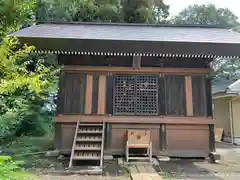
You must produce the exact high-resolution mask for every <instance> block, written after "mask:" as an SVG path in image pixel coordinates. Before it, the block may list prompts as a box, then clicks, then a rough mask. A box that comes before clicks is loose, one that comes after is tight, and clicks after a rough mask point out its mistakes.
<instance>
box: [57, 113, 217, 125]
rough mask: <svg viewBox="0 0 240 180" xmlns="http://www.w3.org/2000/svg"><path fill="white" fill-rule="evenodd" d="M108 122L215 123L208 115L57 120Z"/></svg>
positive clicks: (60, 118)
mask: <svg viewBox="0 0 240 180" xmlns="http://www.w3.org/2000/svg"><path fill="white" fill-rule="evenodd" d="M77 120H80V121H81V122H108V123H138V124H139V123H143V124H214V123H215V121H214V120H213V119H211V118H207V117H174V116H164V117H159V116H106V115H72V116H71V115H61V116H58V117H56V121H57V122H63V123H64V122H65V123H70V122H77Z"/></svg>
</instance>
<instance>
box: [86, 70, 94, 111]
mask: <svg viewBox="0 0 240 180" xmlns="http://www.w3.org/2000/svg"><path fill="white" fill-rule="evenodd" d="M86 78H87V81H86V90H85V91H86V98H85V114H91V112H92V92H93V76H92V74H87V77H86Z"/></svg>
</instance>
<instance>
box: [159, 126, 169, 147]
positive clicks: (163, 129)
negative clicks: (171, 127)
mask: <svg viewBox="0 0 240 180" xmlns="http://www.w3.org/2000/svg"><path fill="white" fill-rule="evenodd" d="M166 130H167V129H166V124H161V125H160V129H159V134H160V138H159V139H160V150H161V151H166V150H167V135H166V134H167V132H166Z"/></svg>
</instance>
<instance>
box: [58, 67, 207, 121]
mask: <svg viewBox="0 0 240 180" xmlns="http://www.w3.org/2000/svg"><path fill="white" fill-rule="evenodd" d="M115 76H116V75H111V74H109V75H107V76H106V75H100V74H97V73H93V74H81V73H77V72H75V73H73V72H62V73H61V77H60V89H59V100H58V111H57V112H58V114H63V115H78V114H114V113H113V99H114V97H113V96H114V77H115ZM102 77H105V78H106V84H104V82H105V81H102V80H103V78H102ZM188 77H190V78H191V94H189V91H187V89H186V88H188V87H187V86H186V76H184V75H159V76H158V115H159V116H161V115H163V116H164V115H166V116H202V117H203V116H211V107H210V105H208V104H209V102H210V101H209V98H211V96H210V95H209V94H210V92H209V85H208V84H209V83H210V82H209V79H207V78H206V77H205V75H197V76H196V75H194V76H188ZM100 81H101V82H100ZM105 86H106V87H105ZM104 87H105V90H102V89H104ZM100 90H102V91H106V95H105V97H103V96H102V95H101V94H102V93H101V92H99V91H100ZM99 93H100V94H99ZM187 96H191V97H190V101H191V102H188V101H187V99H188V97H187ZM103 99H104V102H102V100H103ZM102 103H103V105H101V104H102ZM189 103H190V105H189ZM187 104H188V106H187ZM99 106H105V107H102V110H100V109H101V107H100V109H99ZM189 108H192V112H193V113H192V114H191V113H190V114H189V113H187V109H189ZM100 111H102V112H100ZM190 111H191V110H190Z"/></svg>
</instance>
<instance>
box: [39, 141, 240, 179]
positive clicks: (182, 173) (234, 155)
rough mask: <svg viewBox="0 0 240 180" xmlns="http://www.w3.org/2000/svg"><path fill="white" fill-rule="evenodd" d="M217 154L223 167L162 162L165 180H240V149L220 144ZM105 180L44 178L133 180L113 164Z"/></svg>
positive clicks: (200, 162) (203, 162) (201, 162)
mask: <svg viewBox="0 0 240 180" xmlns="http://www.w3.org/2000/svg"><path fill="white" fill-rule="evenodd" d="M217 152H219V153H220V154H221V161H220V163H219V164H212V163H209V162H208V161H207V160H201V159H197V160H196V159H191V160H188V159H171V160H170V161H169V162H159V167H158V168H157V169H158V170H157V171H158V173H159V175H160V176H161V177H162V179H163V180H170V179H171V180H174V179H176V180H177V179H178V180H179V179H182V180H237V179H240V147H236V146H232V145H227V144H218V145H217ZM104 172H105V173H104V176H84V175H69V176H60V175H58V176H57V175H51V174H47V175H41V176H40V177H41V180H130V179H131V178H130V176H129V174H128V173H127V172H126V170H125V169H124V168H122V167H120V166H119V165H118V164H117V161H116V160H115V161H111V162H110V163H109V164H108V165H106V168H105V170H104Z"/></svg>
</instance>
